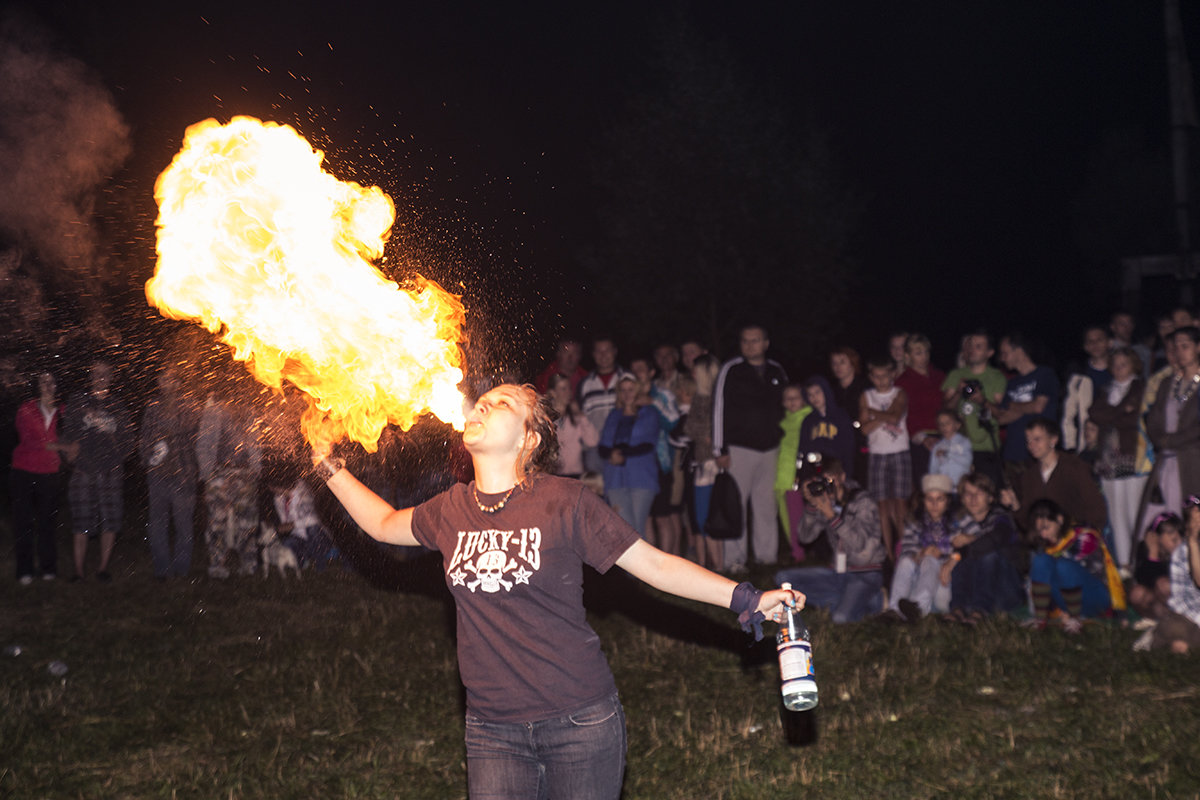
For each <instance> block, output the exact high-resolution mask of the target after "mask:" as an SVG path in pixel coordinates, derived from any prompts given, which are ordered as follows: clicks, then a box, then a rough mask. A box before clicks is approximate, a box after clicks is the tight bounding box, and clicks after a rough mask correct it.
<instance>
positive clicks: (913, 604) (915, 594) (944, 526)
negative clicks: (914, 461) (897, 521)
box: [884, 475, 958, 622]
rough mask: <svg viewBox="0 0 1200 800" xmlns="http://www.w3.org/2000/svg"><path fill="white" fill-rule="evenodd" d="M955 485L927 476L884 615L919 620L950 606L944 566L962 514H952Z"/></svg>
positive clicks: (944, 478) (945, 478)
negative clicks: (943, 570) (944, 577)
mask: <svg viewBox="0 0 1200 800" xmlns="http://www.w3.org/2000/svg"><path fill="white" fill-rule="evenodd" d="M953 494H954V484H953V483H952V482H951V481H950V478H949V477H948V476H946V475H926V476H925V477H924V478H922V479H921V494H919V495H917V497H916V500H915V501H914V503H913V507H912V509H911V511H910V512H909V515H908V519H907V520H906V521H905V523H904V536H903V537H902V538H901V539H900V554H899V557H898V558H897V559H896V571H895V573H894V574H893V575H892V589H891V593H890V595H889V599H888V608H887V611H885V612H884V616H885V617H886V618H888V619H895V620H898V621H902V622H916V621H917V620H918V619H920V618H921V617H922V616H924V615H926V614H928V613H930V612H931V611H933V610H937V611H940V612H945V611H948V610H949V609H950V583H949V580H948V577H949V576H947V580H945V581H943V580H942V565H943V564H945V563H946V561H947V560H948V559H949V558H950V554H951V553H953V552H954V546H953V544H951V540H952V539H953V537H954V535H955V534H956V533H957V532H958V525H957V518H958V515H957V514H954V513H951V508H950V504H951V495H953Z"/></svg>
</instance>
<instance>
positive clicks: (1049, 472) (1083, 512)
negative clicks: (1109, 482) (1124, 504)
mask: <svg viewBox="0 0 1200 800" xmlns="http://www.w3.org/2000/svg"><path fill="white" fill-rule="evenodd" d="M1025 442H1026V447H1027V449H1028V450H1029V454H1030V456H1031V459H1030V461H1028V462H1027V463H1026V464H1025V465H1024V469H1023V470H1022V471H1021V473H1020V475H1018V476H1017V478H1016V482H1015V485H1014V486H1013V487H1012V488H1011V489H1002V490H1001V491H1000V502H1001V504H1002V505H1003V506H1004V507H1005V508H1007V509H1008V510H1009V511H1012V512H1013V513H1014V515H1015V516H1016V519H1017V525H1018V526H1019V527H1020V528H1021V530H1022V531H1024V532H1025V533H1026V534H1031V533H1032V531H1033V523H1032V521H1031V520H1030V519H1029V509H1030V508H1031V507H1032V506H1033V504H1034V503H1035V502H1037V501H1038V500H1041V499H1043V498H1049V499H1051V500H1053V501H1054V502H1055V504H1056V505H1058V506H1060V507H1061V508H1063V509H1064V511H1065V513H1066V515H1067V516H1068V517H1069V518H1070V519H1072V520H1078V521H1079V524H1081V525H1084V526H1086V527H1089V528H1094V529H1096V530H1104V526H1105V525H1106V524H1108V511H1107V509H1106V508H1105V505H1104V498H1103V497H1102V496H1101V494H1100V489H1099V487H1098V486H1097V485H1096V481H1095V479H1094V478H1093V477H1092V471H1091V469H1090V468H1089V467H1088V466H1087V464H1085V463H1083V462H1082V461H1081V460H1080V459H1079V456H1077V455H1075V454H1073V453H1064V452H1062V451H1060V450H1058V449H1057V447H1058V425H1056V424H1055V423H1054V422H1053V421H1052V420H1050V419H1048V418H1046V417H1037V418H1035V419H1034V420H1033V421H1032V422H1030V423H1029V425H1028V426H1027V427H1026V429H1025Z"/></svg>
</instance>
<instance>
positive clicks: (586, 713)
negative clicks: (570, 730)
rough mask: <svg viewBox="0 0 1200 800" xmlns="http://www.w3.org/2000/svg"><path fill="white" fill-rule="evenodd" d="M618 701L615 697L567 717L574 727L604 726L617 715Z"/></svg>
mask: <svg viewBox="0 0 1200 800" xmlns="http://www.w3.org/2000/svg"><path fill="white" fill-rule="evenodd" d="M619 702H620V701H618V700H617V699H616V698H615V697H614V698H611V699H609V700H605V701H604V702H602V703H597V704H595V705H593V706H588V707H587V708H581V709H580V710H578V711H576V712H575V713H574V714H571V715H569V716H568V717H567V719H568V720H570V722H571V724H572V725H575V726H576V727H579V728H586V727H589V726H592V725H602V724H604V723H605V722H608V721H609V720H610V719H612V718H613V717H615V716H616V715H617V708H618V705H617V704H618V703H619Z"/></svg>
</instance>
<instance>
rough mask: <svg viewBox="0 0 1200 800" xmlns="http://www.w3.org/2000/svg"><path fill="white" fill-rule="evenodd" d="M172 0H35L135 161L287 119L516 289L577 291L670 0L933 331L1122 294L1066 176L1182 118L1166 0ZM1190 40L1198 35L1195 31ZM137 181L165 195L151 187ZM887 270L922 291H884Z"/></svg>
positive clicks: (458, 255)
mask: <svg viewBox="0 0 1200 800" xmlns="http://www.w3.org/2000/svg"><path fill="white" fill-rule="evenodd" d="M168 5H174V4H165V3H160V2H156V3H145V2H136V1H135V2H125V3H112V4H93V3H85V2H80V1H79V0H46V1H44V2H40V3H37V4H36V5H34V6H31V7H32V8H35V9H36V10H35V11H33V12H32V14H33V16H34V17H36V18H37V19H39V20H40V21H41V22H42V23H43V24H44V25H45V26H46V27H47V28H49V29H50V30H51V31H52V32H54V34H56V35H57V36H58V37H60V44H61V46H62V47H63V48H64V49H65V50H67V51H68V52H70V53H71V54H73V55H75V56H76V57H78V58H79V59H80V60H82V61H84V62H85V63H87V64H88V65H90V66H91V67H92V68H93V69H94V70H95V71H96V72H97V73H98V75H99V76H100V78H101V80H102V81H103V82H104V83H105V84H106V85H107V86H108V87H109V88H110V89H111V91H112V92H113V95H114V97H115V100H116V103H117V105H118V107H119V108H120V109H121V111H122V113H123V114H124V115H125V117H126V119H127V121H128V122H129V123H130V125H131V126H132V128H133V155H132V157H131V159H130V162H129V165H128V171H129V175H130V180H129V181H128V182H127V185H129V186H132V187H142V188H144V189H145V190H146V191H147V192H148V189H149V186H150V184H151V183H152V180H153V176H154V175H155V174H157V172H158V171H160V170H161V169H162V168H163V167H165V166H166V164H167V163H168V162H169V160H170V158H171V156H172V155H173V154H174V152H175V151H176V150H177V149H178V146H179V142H180V139H181V136H182V132H183V129H184V127H186V125H188V124H190V123H192V122H195V121H198V120H200V119H203V118H206V117H209V116H217V117H219V118H227V117H229V116H231V115H233V114H237V113H247V114H252V115H255V116H261V117H267V118H274V119H277V120H279V121H283V122H291V123H294V124H296V125H297V126H298V127H299V128H300V130H301V132H302V133H304V134H305V135H307V136H309V137H310V138H311V139H312V140H313V141H314V142H315V143H316V144H317V145H318V146H321V147H323V148H324V149H326V150H327V151H329V164H330V167H331V168H332V169H333V171H334V172H336V173H337V174H339V176H340V177H352V178H355V179H356V180H360V181H363V182H370V183H378V184H379V185H381V186H382V187H383V188H384V189H385V190H387V191H388V192H389V193H391V194H392V195H393V196H394V197H395V198H396V200H397V205H398V206H400V207H402V208H407V209H408V211H409V212H410V213H411V214H414V215H416V216H418V217H421V218H423V219H424V220H425V221H426V222H425V224H426V225H427V227H428V228H429V229H430V230H437V231H439V232H440V233H439V235H440V236H443V237H444V239H445V241H444V242H443V243H442V245H440V246H441V247H442V251H443V252H448V253H452V254H453V255H451V256H449V257H448V260H450V261H453V262H454V263H455V264H456V266H455V267H454V269H453V270H451V271H454V270H457V271H458V273H459V276H460V277H462V278H463V279H464V280H467V281H471V279H472V275H471V274H470V273H472V272H474V271H475V270H480V271H482V272H488V273H489V274H488V276H487V277H486V279H481V284H482V285H485V286H487V287H488V290H489V292H494V291H500V292H502V293H503V292H504V291H505V289H504V288H503V286H504V285H505V282H506V279H507V278H511V277H513V276H514V275H515V276H516V277H517V278H518V279H519V281H517V282H520V283H523V284H528V283H531V282H532V283H541V284H543V285H544V286H545V287H546V288H547V291H546V292H545V293H544V294H545V297H544V298H542V299H540V300H539V299H538V298H536V297H532V298H531V297H530V296H529V295H528V294H520V293H519V292H514V293H513V294H512V295H511V297H512V298H513V299H512V301H511V302H512V303H513V304H514V305H524V304H528V303H535V304H536V303H539V302H543V303H545V305H546V306H547V308H553V309H559V310H561V309H565V310H566V314H567V316H568V317H569V316H570V315H571V314H572V313H574V310H575V309H577V308H578V305H577V304H578V303H579V301H578V300H577V299H575V298H574V297H573V293H572V289H573V288H575V287H576V286H577V284H578V280H577V279H576V276H575V271H574V270H575V264H574V263H573V262H574V258H575V254H576V253H577V251H578V248H579V247H580V245H581V244H582V243H586V242H587V241H588V238H589V236H591V235H592V234H593V232H594V229H593V226H594V224H595V210H596V202H597V200H596V196H595V190H594V189H593V188H592V186H591V183H590V177H591V172H590V169H591V163H590V158H591V156H592V154H593V153H594V151H595V148H596V147H597V145H598V143H599V141H600V140H601V138H602V137H603V135H604V133H605V131H606V130H608V128H609V127H610V126H611V123H612V120H613V119H614V118H617V117H619V116H620V115H621V114H622V113H623V112H624V110H625V102H626V98H628V97H629V96H630V94H631V92H633V91H636V90H637V89H638V88H639V87H640V86H642V85H643V84H645V83H646V82H647V81H649V80H651V75H650V74H649V70H650V69H651V68H652V67H651V64H652V59H651V58H650V54H651V53H653V52H654V50H655V48H656V45H657V42H658V40H659V38H660V36H661V31H662V30H663V29H664V28H665V27H667V26H668V24H669V21H670V20H671V19H672V15H673V14H675V13H681V14H682V15H683V16H684V17H685V18H687V19H688V20H689V21H690V23H691V24H693V25H694V26H695V27H696V29H697V30H699V31H700V32H701V34H702V35H703V36H705V37H707V38H709V39H710V40H711V41H712V42H713V43H714V46H717V47H722V48H726V49H727V50H728V52H729V53H730V54H731V55H732V57H733V59H734V61H735V63H737V64H738V68H739V69H740V70H741V76H742V77H743V78H744V79H745V80H747V81H749V82H751V83H753V84H754V85H756V86H757V87H759V88H760V89H761V90H762V91H763V93H764V94H765V95H766V96H767V97H769V98H771V99H772V102H774V103H775V104H776V105H777V111H778V112H779V113H780V114H781V115H782V116H783V117H784V119H785V120H790V121H792V122H794V123H795V124H797V125H799V124H800V123H801V122H802V121H804V120H813V119H815V120H817V121H819V123H820V124H821V125H823V126H824V127H825V128H826V129H827V130H828V131H829V133H830V137H831V140H832V142H833V145H834V148H835V154H836V157H837V160H838V162H839V165H840V169H841V172H842V174H843V175H844V176H845V178H846V180H847V181H849V182H850V183H851V185H852V186H853V187H854V188H855V190H856V191H858V192H859V193H860V194H861V195H862V196H863V197H864V198H865V201H866V206H865V209H866V210H865V214H864V218H863V220H862V223H861V225H860V226H859V229H858V233H857V235H856V236H855V237H854V245H853V253H852V256H853V258H854V259H855V260H856V261H857V262H858V264H859V265H860V273H861V275H862V276H863V278H862V280H863V286H862V288H861V290H860V296H861V298H862V300H861V302H862V303H864V304H866V306H867V307H868V308H871V309H872V311H873V312H874V311H876V310H878V311H879V313H878V314H873V316H875V317H876V320H877V321H876V323H875V326H874V329H872V331H871V335H872V336H874V335H876V333H877V332H878V329H879V328H881V327H882V328H887V327H891V326H892V325H893V324H895V325H908V324H913V323H914V322H916V323H919V324H920V325H922V326H923V327H925V328H926V329H927V330H931V331H933V332H934V334H935V343H938V341H939V337H940V339H941V340H942V341H943V342H945V341H946V340H947V339H948V338H949V337H950V336H951V335H952V334H953V333H956V332H957V331H959V330H960V329H962V328H965V327H967V326H968V325H974V324H977V323H978V322H979V321H981V320H982V321H984V322H986V323H988V324H989V325H991V326H993V327H996V328H1004V327H1006V326H1007V325H1008V324H1010V323H1011V322H1012V321H1015V322H1016V324H1019V325H1021V326H1023V327H1026V328H1033V329H1034V331H1035V332H1037V333H1042V334H1043V335H1050V334H1053V333H1054V332H1055V331H1058V330H1061V329H1062V328H1064V327H1065V328H1068V329H1070V330H1072V331H1073V330H1074V326H1076V325H1078V324H1079V323H1080V322H1081V321H1082V320H1084V319H1087V318H1094V317H1103V316H1106V314H1107V312H1108V311H1109V310H1110V309H1109V308H1108V307H1103V308H1102V307H1100V306H1103V305H1104V304H1105V303H1106V302H1116V298H1115V297H1114V296H1113V295H1112V294H1111V292H1108V291H1106V289H1105V288H1100V289H1092V288H1091V286H1092V284H1096V283H1099V284H1101V286H1102V287H1109V286H1111V285H1112V281H1111V279H1110V278H1109V277H1107V276H1102V277H1100V278H1097V277H1096V276H1095V274H1094V273H1093V272H1091V270H1093V269H1094V265H1091V264H1089V263H1088V262H1087V261H1086V260H1085V259H1084V258H1083V256H1082V255H1081V254H1080V252H1079V248H1078V247H1077V246H1076V243H1075V241H1076V239H1075V233H1074V221H1073V218H1072V214H1071V206H1072V202H1073V200H1074V198H1075V197H1076V196H1077V195H1078V194H1079V193H1080V192H1081V191H1082V189H1083V187H1084V185H1085V182H1086V178H1087V165H1088V159H1089V155H1090V154H1091V152H1092V151H1093V149H1094V148H1095V147H1096V146H1097V145H1098V143H1099V142H1100V141H1101V140H1102V138H1103V137H1104V135H1105V134H1106V132H1111V131H1113V130H1118V129H1136V130H1140V131H1141V132H1142V134H1143V135H1144V137H1145V141H1146V146H1147V148H1149V149H1152V150H1162V151H1165V149H1166V146H1167V139H1166V137H1167V126H1168V108H1167V88H1166V66H1165V64H1166V56H1165V49H1164V47H1165V46H1164V41H1163V22H1162V8H1161V5H1160V4H1157V3H1153V2H1147V3H1129V2H1063V3H1047V2H1040V1H1038V2H1034V1H1032V0H1031V1H1029V2H953V3H950V2H943V3H932V2H912V3H894V2H875V3H862V2H847V3H817V2H791V3H784V2H777V3H761V4H742V6H745V7H737V8H735V7H734V5H733V4H729V3H717V2H707V3H704V2H698V3H683V4H677V5H666V4H663V5H662V6H661V7H659V6H658V4H651V3H604V4H575V5H566V4H557V5H540V4H512V5H511V6H507V7H506V6H505V4H496V3H490V4H488V3H478V4H460V3H452V4H434V3H426V4H411V5H410V4H406V3H393V4H386V5H385V4H373V3H372V4H356V3H342V4H333V3H316V2H311V1H308V2H305V1H303V0H301V1H300V2H295V3H289V4H270V5H271V6H276V5H278V7H279V8H280V9H283V10H281V11H278V12H276V11H272V12H271V13H267V12H265V11H260V10H258V8H259V6H260V5H263V4H255V3H249V2H243V3H236V4H217V5H213V4H199V5H195V6H193V5H191V4H179V6H180V7H170V8H168V7H166V6H168ZM103 6H107V7H103ZM652 7H653V10H650V9H652ZM1187 12H1188V9H1185V23H1186V24H1187V25H1188V26H1189V33H1196V32H1200V15H1196V14H1189V13H1187ZM1189 43H1190V45H1191V48H1190V53H1191V55H1192V56H1193V58H1195V57H1196V54H1197V52H1200V36H1195V35H1191V36H1190V37H1189ZM289 73H290V74H289ZM136 206H137V207H138V208H139V209H143V210H144V213H145V214H146V215H147V216H148V217H152V216H153V213H154V209H153V201H152V198H150V197H149V196H148V195H147V196H145V197H144V198H138V199H137V201H136ZM434 249H435V250H436V249H437V248H434ZM1113 255H1114V260H1115V258H1116V257H1119V256H1122V255H1128V254H1126V253H1114V254H1113ZM512 265H518V266H515V267H514V266H512ZM530 279H532V280H530ZM1035 279H1036V280H1037V281H1039V282H1041V285H1043V286H1046V287H1049V288H1050V289H1051V291H1050V292H1034V291H1032V290H1031V289H1030V284H1031V282H1032V281H1033V280H1035ZM983 287H987V289H988V292H987V298H988V302H985V301H984V300H983V298H982V296H981V293H980V291H979V290H980V289H981V288H983ZM1081 287H1086V288H1081ZM968 290H970V291H968ZM1035 295H1038V296H1037V297H1035ZM883 296H901V297H904V298H905V302H906V305H907V306H908V311H907V312H906V313H903V314H898V315H895V316H891V315H888V314H887V312H886V311H884V310H882V309H879V308H878V303H879V300H878V298H879V297H883ZM1076 297H1078V298H1086V299H1087V300H1089V301H1098V302H1089V303H1088V304H1087V305H1088V306H1089V307H1087V308H1082V309H1081V308H1079V307H1078V306H1079V305H1080V303H1072V302H1070V299H1069V298H1076ZM981 302H982V303H984V307H982V308H979V307H977V306H978V304H980V303H981ZM802 303H803V299H801V298H798V305H802ZM957 303H961V304H962V305H963V306H964V308H963V309H962V310H961V311H958V312H955V311H954V310H953V309H952V306H954V305H955V304H957ZM1019 304H1024V307H1023V309H1022V310H1019V311H1018V310H1014V307H1015V306H1016V305H1019ZM502 305H503V304H502ZM973 306H974V308H973V309H972V310H971V311H968V308H971V307H973ZM492 310H493V312H497V313H503V309H500V310H497V309H495V308H493V309H492ZM544 311H545V309H543V310H542V311H538V310H534V311H532V312H527V315H526V317H522V319H526V318H528V319H534V320H536V319H539V318H541V315H542V313H543V312H544ZM935 312H936V313H935ZM1060 315H1061V318H1062V320H1064V321H1063V322H1061V323H1059V322H1058V321H1055V322H1054V323H1053V324H1051V323H1049V322H1048V320H1049V319H1052V318H1055V317H1057V316H1060ZM551 316H552V315H551ZM779 322H782V321H779ZM779 322H777V323H776V324H779ZM551 335H552V334H551ZM865 335H866V334H865V333H864V336H865ZM1073 337H1074V333H1073V332H1072V333H1071V334H1070V336H1069V337H1068V339H1071V338H1073ZM517 338H519V337H517ZM947 351H948V347H947V348H946V349H943V350H942V351H941V352H942V355H943V357H945V356H946V355H948V352H947ZM943 360H944V358H943Z"/></svg>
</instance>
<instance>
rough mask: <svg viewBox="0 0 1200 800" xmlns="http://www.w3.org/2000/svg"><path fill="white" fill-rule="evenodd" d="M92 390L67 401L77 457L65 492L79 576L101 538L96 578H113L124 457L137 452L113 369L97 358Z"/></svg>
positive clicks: (66, 431) (67, 426)
mask: <svg viewBox="0 0 1200 800" xmlns="http://www.w3.org/2000/svg"><path fill="white" fill-rule="evenodd" d="M89 382H90V384H89V390H88V392H87V393H86V394H84V395H82V396H80V397H79V398H78V399H77V400H75V401H72V402H69V403H67V411H66V414H65V416H64V419H63V437H64V438H65V439H66V440H67V441H69V442H70V443H71V444H70V448H71V449H70V451H69V453H68V455H69V457H70V458H71V459H72V462H73V467H74V468H73V470H72V472H71V478H70V482H69V483H68V485H67V494H68V496H69V498H70V501H71V527H72V530H73V531H74V532H75V535H74V551H75V552H74V556H75V575H74V576H72V578H71V580H72V581H77V580H82V579H83V576H84V569H83V567H84V560H85V558H86V556H87V546H88V540H90V539H96V538H99V539H100V563H99V566H98V568H97V571H96V578H97V579H99V580H100V581H103V582H108V581H111V580H112V575H110V574H109V572H108V564H109V560H110V559H111V558H112V553H113V547H114V545H115V544H116V541H117V531H119V530H120V529H121V523H122V521H123V512H124V499H123V496H122V493H123V491H124V486H125V459H126V458H128V457H129V456H130V455H131V454H132V451H133V447H134V443H135V439H134V435H133V419H132V417H131V416H130V414H129V411H128V410H127V409H126V408H125V404H124V403H122V402H121V401H120V400H118V399H117V397H116V393H115V392H114V391H113V390H112V383H113V368H112V365H111V364H109V363H108V362H107V361H96V362H95V363H93V364H92V366H91V369H90V371H89Z"/></svg>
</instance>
